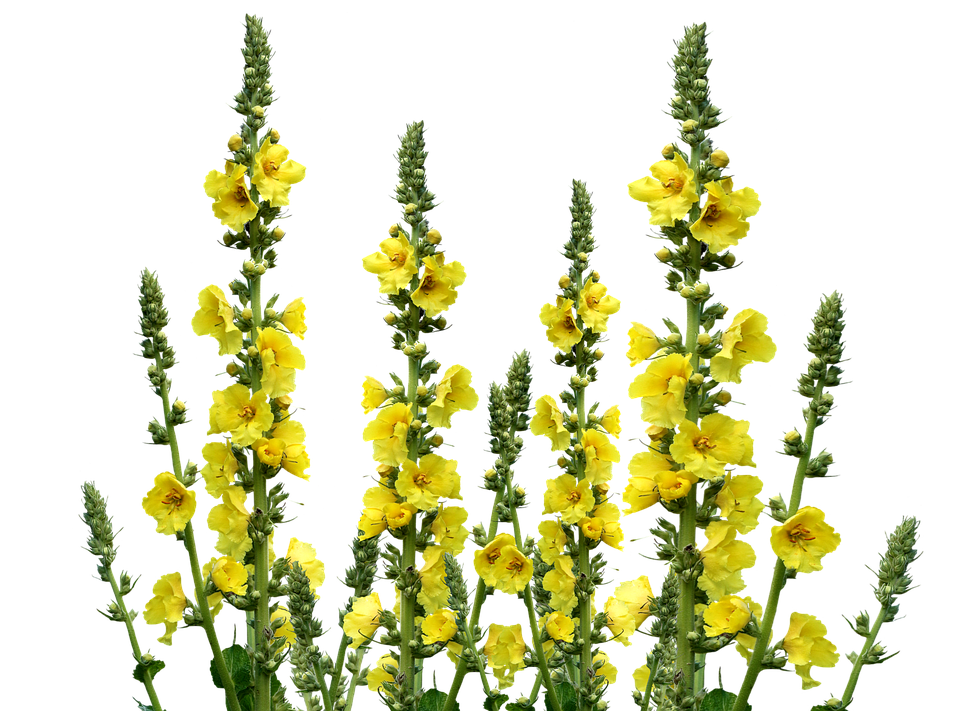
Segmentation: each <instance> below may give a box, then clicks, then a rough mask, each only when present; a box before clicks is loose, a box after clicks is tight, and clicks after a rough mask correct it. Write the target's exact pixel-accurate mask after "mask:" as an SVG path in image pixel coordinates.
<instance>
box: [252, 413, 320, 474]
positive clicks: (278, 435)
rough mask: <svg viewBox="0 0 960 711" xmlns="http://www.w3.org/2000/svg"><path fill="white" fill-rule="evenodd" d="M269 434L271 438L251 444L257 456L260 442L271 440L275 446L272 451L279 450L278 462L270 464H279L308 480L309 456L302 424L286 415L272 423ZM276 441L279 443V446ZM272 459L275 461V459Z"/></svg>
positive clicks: (260, 445)
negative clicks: (276, 422) (284, 417)
mask: <svg viewBox="0 0 960 711" xmlns="http://www.w3.org/2000/svg"><path fill="white" fill-rule="evenodd" d="M270 434H271V435H273V439H271V440H262V439H261V440H257V441H256V442H254V444H253V446H254V448H255V449H256V450H257V453H258V456H259V452H260V448H261V447H262V443H263V442H272V443H274V447H275V449H274V452H276V451H278V449H279V451H280V457H279V462H278V464H273V465H272V466H277V465H279V466H280V467H282V468H283V469H285V470H286V471H288V472H290V473H291V474H293V475H294V476H296V477H300V478H301V479H307V480H309V479H310V475H309V474H307V473H306V470H307V469H309V468H310V456H309V455H308V454H307V449H306V447H305V446H304V444H303V443H304V440H306V438H307V434H306V432H305V431H304V429H303V425H302V424H300V423H299V422H297V421H296V420H291V419H290V418H289V417H287V418H286V419H284V420H281V421H280V422H279V423H278V424H276V425H274V427H273V429H272V430H271V431H270ZM277 443H279V446H278V445H277ZM261 460H262V457H261ZM272 461H274V462H276V459H274V460H272Z"/></svg>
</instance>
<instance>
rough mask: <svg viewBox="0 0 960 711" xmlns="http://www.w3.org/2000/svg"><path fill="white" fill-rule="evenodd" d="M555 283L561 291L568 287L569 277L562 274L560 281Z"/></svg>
mask: <svg viewBox="0 0 960 711" xmlns="http://www.w3.org/2000/svg"><path fill="white" fill-rule="evenodd" d="M557 283H558V284H559V285H560V288H561V289H566V288H567V287H568V286H570V284H571V283H572V281H571V280H570V277H568V276H567V275H566V274H564V275H563V276H562V277H560V281H558V282H557Z"/></svg>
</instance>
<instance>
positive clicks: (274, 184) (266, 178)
mask: <svg viewBox="0 0 960 711" xmlns="http://www.w3.org/2000/svg"><path fill="white" fill-rule="evenodd" d="M288 155H290V151H288V150H287V149H286V148H284V147H283V146H281V145H280V144H279V143H274V144H272V145H271V143H270V138H269V137H267V138H264V139H263V142H262V143H261V144H260V150H259V151H257V154H256V155H255V156H254V157H253V175H252V176H251V177H250V182H251V183H253V185H255V186H256V188H257V190H258V191H259V193H260V197H262V198H263V199H264V200H266V201H267V202H269V203H270V205H271V206H272V207H276V206H277V205H289V204H290V186H291V185H293V184H294V183H299V182H300V181H301V180H303V178H304V175H305V174H306V171H307V169H306V168H304V167H303V166H302V165H300V164H299V163H297V162H296V161H292V160H287V156H288Z"/></svg>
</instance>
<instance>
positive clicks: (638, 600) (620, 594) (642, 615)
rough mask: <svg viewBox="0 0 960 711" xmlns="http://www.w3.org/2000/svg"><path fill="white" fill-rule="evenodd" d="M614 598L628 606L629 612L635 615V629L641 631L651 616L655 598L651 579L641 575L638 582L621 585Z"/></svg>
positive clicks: (631, 581)
mask: <svg viewBox="0 0 960 711" xmlns="http://www.w3.org/2000/svg"><path fill="white" fill-rule="evenodd" d="M613 596H614V597H615V598H616V599H617V600H619V601H620V602H622V603H623V604H624V605H626V609H627V611H628V612H629V613H630V614H631V615H633V621H634V628H635V629H640V625H642V624H643V623H644V621H645V620H646V619H647V618H648V617H649V616H650V600H651V599H652V598H653V597H654V595H653V588H651V587H650V579H649V578H647V576H646V575H641V576H640V577H639V578H637V579H636V580H630V581H628V582H626V583H621V584H620V585H618V586H617V589H616V590H614V591H613Z"/></svg>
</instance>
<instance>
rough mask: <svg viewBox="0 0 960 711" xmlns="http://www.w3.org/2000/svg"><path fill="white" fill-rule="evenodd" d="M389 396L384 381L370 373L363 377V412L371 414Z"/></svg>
mask: <svg viewBox="0 0 960 711" xmlns="http://www.w3.org/2000/svg"><path fill="white" fill-rule="evenodd" d="M387 397H388V395H387V389H386V388H385V387H384V386H383V383H381V382H380V381H379V380H377V379H376V378H371V377H370V376H369V375H368V376H367V377H365V378H364V379H363V400H361V401H360V406H361V407H362V408H363V414H365V415H369V414H370V413H371V412H373V411H374V410H376V409H377V408H378V407H380V406H381V405H382V404H383V403H384V401H386V399H387Z"/></svg>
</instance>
